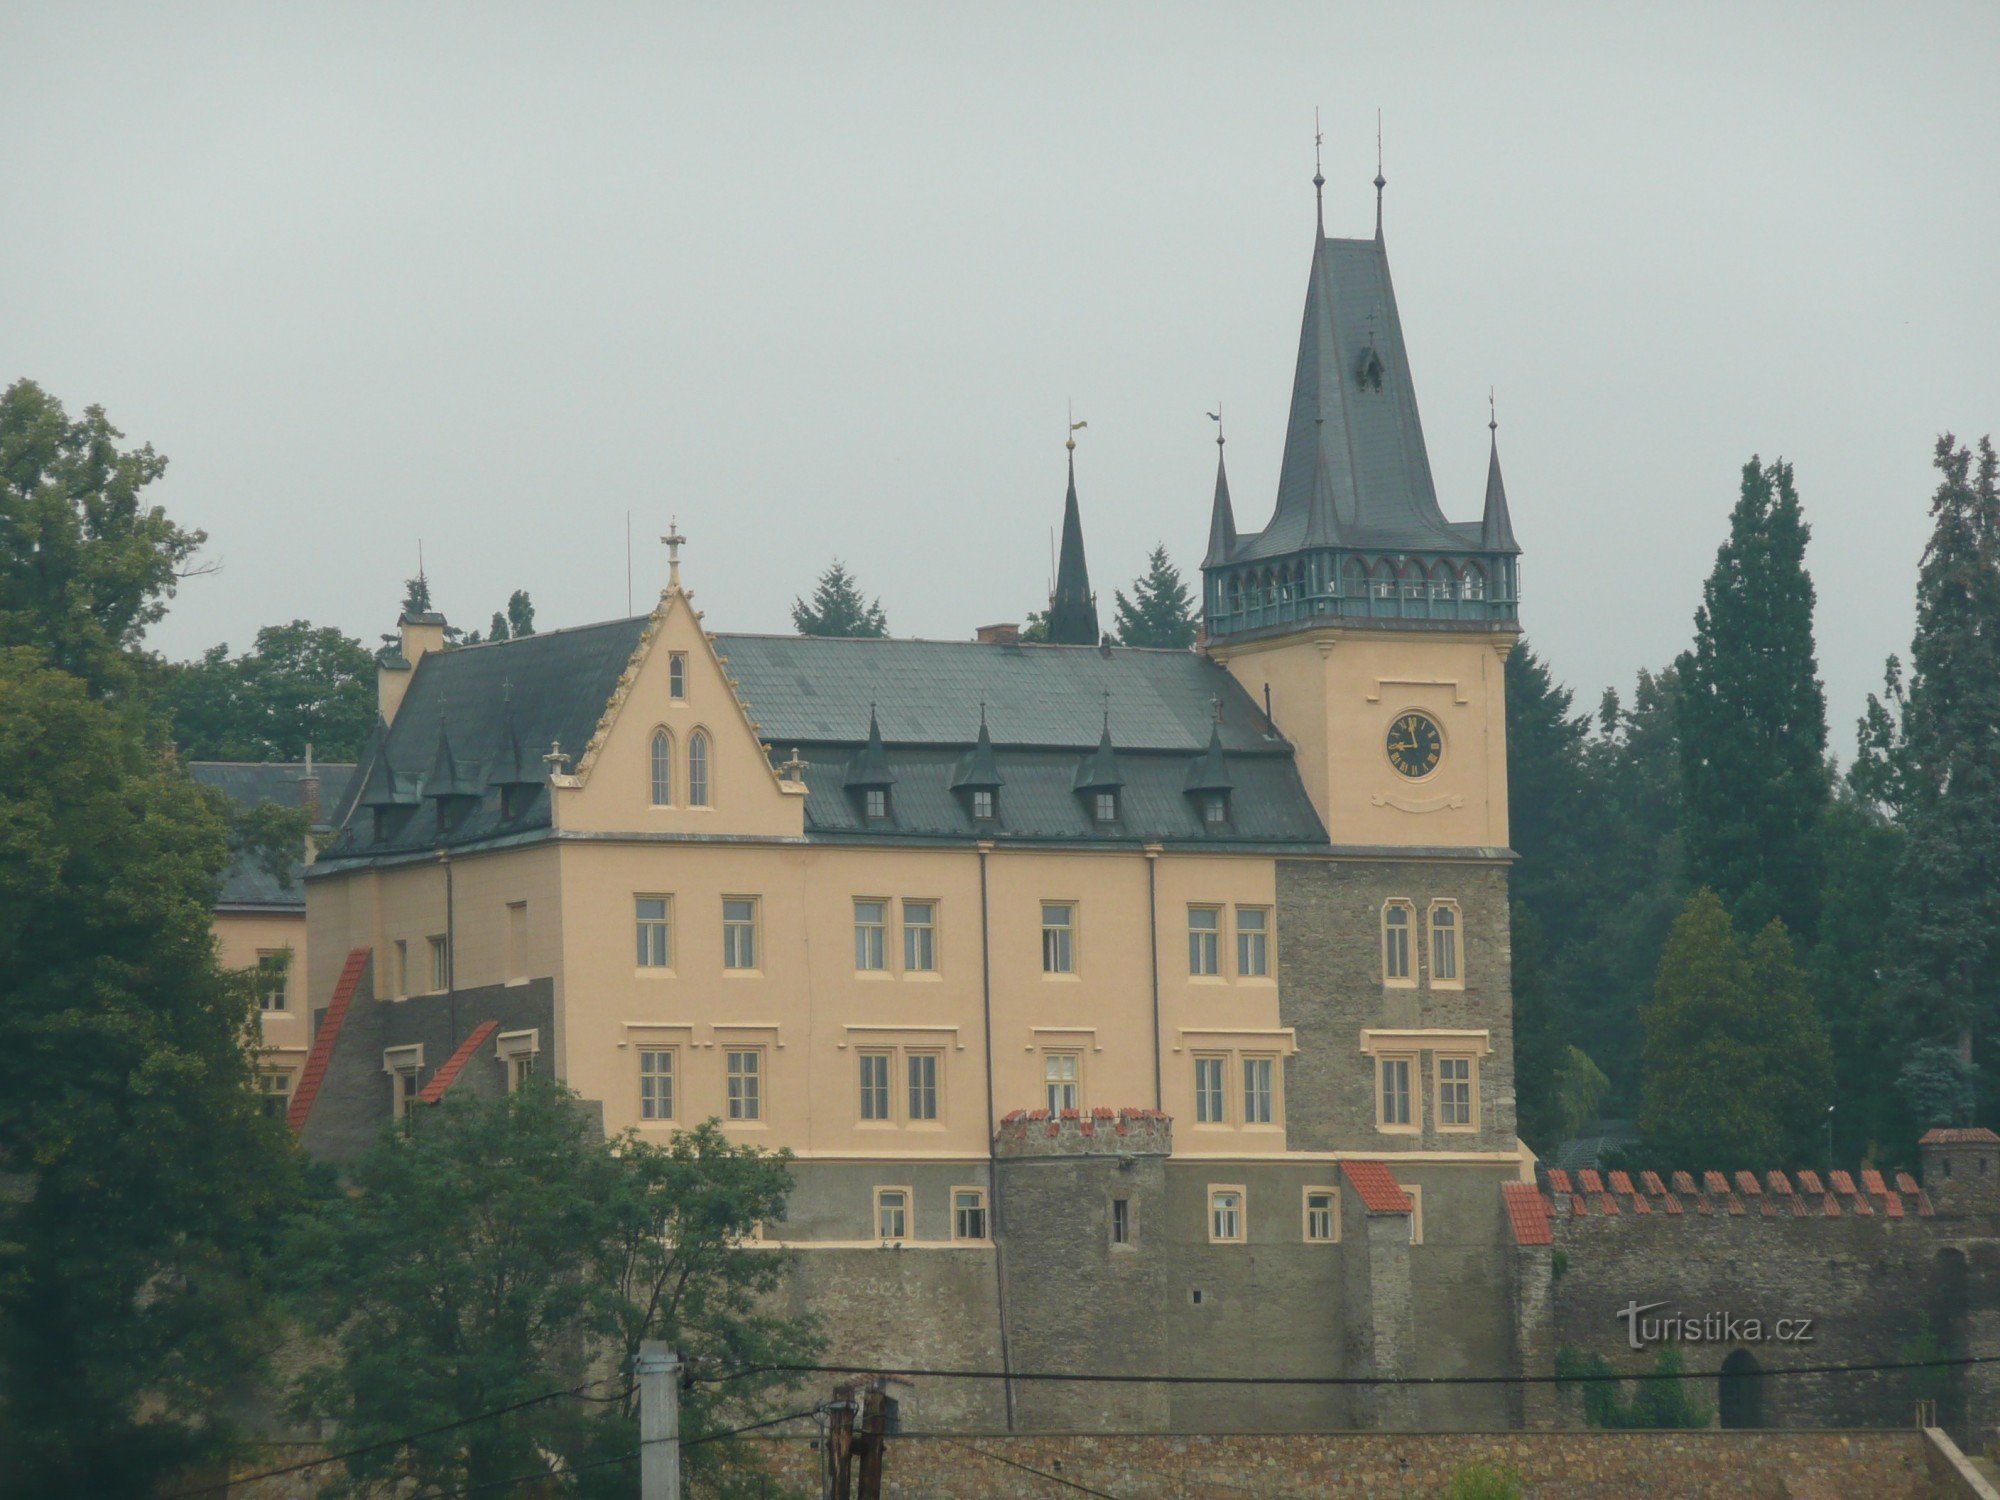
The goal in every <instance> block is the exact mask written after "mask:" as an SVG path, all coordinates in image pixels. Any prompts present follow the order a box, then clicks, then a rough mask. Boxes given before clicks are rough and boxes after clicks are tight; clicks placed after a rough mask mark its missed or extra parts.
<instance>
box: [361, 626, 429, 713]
mask: <svg viewBox="0 0 2000 1500" xmlns="http://www.w3.org/2000/svg"><path fill="white" fill-rule="evenodd" d="M396 628H397V630H398V632H399V633H400V635H401V642H400V644H398V645H395V646H385V647H383V648H382V650H381V651H380V652H378V653H377V654H376V657H375V702H376V706H377V707H378V708H379V709H380V710H381V713H382V722H383V723H385V724H393V723H395V722H396V710H397V709H399V708H401V707H402V706H403V694H404V693H406V692H408V691H409V688H410V674H411V673H413V672H415V671H416V670H417V663H418V662H420V661H422V660H423V659H424V657H425V655H426V654H427V653H429V652H432V651H442V650H443V649H444V616H443V615H441V614H438V613H436V612H435V611H432V612H429V613H425V614H421V615H410V614H404V615H398V616H397V617H396Z"/></svg>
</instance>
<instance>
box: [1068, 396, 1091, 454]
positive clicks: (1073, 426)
mask: <svg viewBox="0 0 2000 1500" xmlns="http://www.w3.org/2000/svg"><path fill="white" fill-rule="evenodd" d="M1089 425H1090V424H1089V423H1088V422H1079V421H1077V419H1076V403H1075V402H1074V401H1072V402H1070V404H1069V436H1068V437H1067V438H1065V439H1064V440H1063V446H1064V447H1065V448H1067V449H1069V451H1070V452H1072V453H1074V452H1076V435H1077V434H1078V433H1079V432H1081V431H1083V429H1084V428H1086V427H1088V426H1089Z"/></svg>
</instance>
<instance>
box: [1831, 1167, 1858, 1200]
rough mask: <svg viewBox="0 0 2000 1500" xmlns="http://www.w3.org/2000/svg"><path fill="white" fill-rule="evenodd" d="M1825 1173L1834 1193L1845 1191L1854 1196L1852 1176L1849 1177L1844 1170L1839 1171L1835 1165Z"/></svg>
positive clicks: (1849, 1195)
mask: <svg viewBox="0 0 2000 1500" xmlns="http://www.w3.org/2000/svg"><path fill="white" fill-rule="evenodd" d="M1826 1175H1827V1180H1828V1181H1830V1182H1831V1183H1832V1184H1833V1190H1834V1191H1835V1192H1836V1193H1845V1194H1846V1195H1847V1196H1848V1197H1850V1198H1852V1197H1854V1196H1856V1195H1855V1191H1854V1179H1853V1178H1852V1177H1849V1176H1848V1175H1847V1174H1846V1173H1845V1172H1843V1171H1841V1170H1840V1169H1839V1168H1838V1167H1836V1168H1835V1169H1834V1170H1833V1171H1831V1172H1829V1173H1827V1174H1826Z"/></svg>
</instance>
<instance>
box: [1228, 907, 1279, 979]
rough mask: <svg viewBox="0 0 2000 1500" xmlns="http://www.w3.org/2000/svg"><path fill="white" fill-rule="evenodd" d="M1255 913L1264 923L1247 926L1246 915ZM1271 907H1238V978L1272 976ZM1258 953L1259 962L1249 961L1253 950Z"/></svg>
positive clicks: (1266, 977)
mask: <svg viewBox="0 0 2000 1500" xmlns="http://www.w3.org/2000/svg"><path fill="white" fill-rule="evenodd" d="M1248 914H1254V915H1255V916H1256V917H1257V918H1258V919H1259V920H1260V921H1261V922H1262V923H1263V924H1264V925H1263V926H1262V927H1245V926H1244V925H1243V918H1244V917H1245V915H1248ZM1271 916H1272V912H1271V908H1270V907H1268V906H1238V907H1237V908H1236V977H1237V978H1238V979H1269V978H1270V977H1271ZM1253 949H1254V951H1255V952H1256V954H1257V963H1256V965H1255V966H1254V967H1253V966H1252V965H1251V964H1250V963H1249V961H1248V960H1249V955H1250V953H1251V952H1252V950H1253Z"/></svg>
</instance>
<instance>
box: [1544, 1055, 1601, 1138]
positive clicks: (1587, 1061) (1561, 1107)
mask: <svg viewBox="0 0 2000 1500" xmlns="http://www.w3.org/2000/svg"><path fill="white" fill-rule="evenodd" d="M1610 1091H1611V1080H1610V1079H1609V1078H1606V1077H1605V1076H1604V1070H1603V1069H1602V1068H1600V1067H1598V1066H1597V1064H1596V1063H1595V1062H1593V1061H1591V1057H1590V1054H1589V1053H1588V1052H1585V1051H1584V1050H1583V1049H1582V1048H1581V1047H1565V1048H1563V1060H1562V1065H1561V1066H1560V1067H1559V1068H1557V1069H1556V1077H1555V1105H1556V1110H1557V1112H1558V1114H1559V1116H1560V1119H1561V1122H1562V1132H1563V1136H1564V1137H1565V1138H1566V1139H1567V1138H1569V1137H1573V1136H1577V1135H1581V1134H1582V1133H1583V1127H1584V1126H1586V1125H1588V1124H1589V1123H1590V1122H1591V1121H1592V1120H1594V1119H1596V1118H1597V1112H1598V1110H1599V1109H1601V1108H1602V1107H1603V1105H1604V1096H1605V1095H1606V1094H1608V1093H1610Z"/></svg>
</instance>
